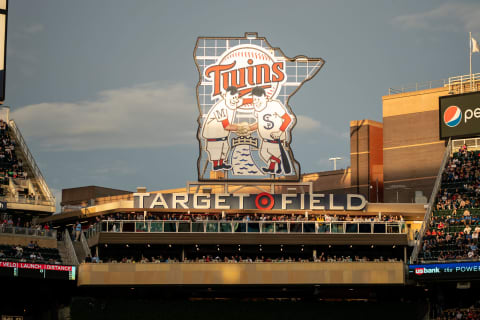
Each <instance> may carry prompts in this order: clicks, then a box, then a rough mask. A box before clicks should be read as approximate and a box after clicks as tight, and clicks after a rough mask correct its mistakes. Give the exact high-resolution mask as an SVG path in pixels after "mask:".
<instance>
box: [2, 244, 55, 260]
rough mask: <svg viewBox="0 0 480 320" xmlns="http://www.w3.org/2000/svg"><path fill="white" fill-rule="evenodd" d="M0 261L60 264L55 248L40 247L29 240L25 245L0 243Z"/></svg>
mask: <svg viewBox="0 0 480 320" xmlns="http://www.w3.org/2000/svg"><path fill="white" fill-rule="evenodd" d="M0 261H3V262H26V263H43V264H62V259H61V258H60V254H59V252H58V250H57V249H54V248H41V247H39V246H38V243H37V242H36V241H35V242H33V241H30V243H29V244H28V245H27V246H20V245H16V246H15V245H14V246H11V245H0Z"/></svg>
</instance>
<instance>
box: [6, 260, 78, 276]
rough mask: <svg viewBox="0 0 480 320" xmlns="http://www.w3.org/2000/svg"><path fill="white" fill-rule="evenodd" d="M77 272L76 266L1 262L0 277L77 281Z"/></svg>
mask: <svg viewBox="0 0 480 320" xmlns="http://www.w3.org/2000/svg"><path fill="white" fill-rule="evenodd" d="M76 271H77V268H76V267H75V266H66V265H54V264H40V263H23V262H0V276H5V277H19V278H33V279H42V278H43V279H57V280H75V279H76Z"/></svg>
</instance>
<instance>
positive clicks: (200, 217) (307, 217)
mask: <svg viewBox="0 0 480 320" xmlns="http://www.w3.org/2000/svg"><path fill="white" fill-rule="evenodd" d="M103 220H110V221H111V220H138V221H143V220H177V221H178V220H181V221H192V222H196V221H205V220H208V221H210V220H211V221H242V222H248V221H319V222H337V221H347V222H348V221H352V222H354V221H358V222H396V221H397V222H399V221H404V220H403V216H391V215H383V216H382V215H380V214H379V215H374V216H350V215H349V214H347V215H338V216H337V215H336V214H335V215H328V214H315V215H313V214H294V213H292V214H288V215H286V214H284V215H278V214H256V213H255V214H246V215H240V214H238V213H237V214H231V215H227V214H181V213H178V214H174V213H166V214H163V213H158V214H152V213H147V215H144V214H143V213H141V214H135V213H128V214H127V213H116V214H110V215H108V216H98V217H97V218H96V221H97V222H100V221H103Z"/></svg>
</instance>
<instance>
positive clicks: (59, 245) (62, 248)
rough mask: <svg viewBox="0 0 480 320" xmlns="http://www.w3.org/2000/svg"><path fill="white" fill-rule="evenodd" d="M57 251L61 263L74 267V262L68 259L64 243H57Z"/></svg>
mask: <svg viewBox="0 0 480 320" xmlns="http://www.w3.org/2000/svg"><path fill="white" fill-rule="evenodd" d="M57 249H58V253H59V254H60V257H61V258H62V263H63V264H66V265H76V261H73V259H71V258H70V256H69V254H68V252H67V251H68V250H67V247H66V245H65V241H57Z"/></svg>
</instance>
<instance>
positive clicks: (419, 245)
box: [410, 139, 452, 263]
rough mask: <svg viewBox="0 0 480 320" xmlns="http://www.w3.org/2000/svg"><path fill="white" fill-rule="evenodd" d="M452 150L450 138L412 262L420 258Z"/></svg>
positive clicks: (413, 252) (414, 249)
mask: <svg viewBox="0 0 480 320" xmlns="http://www.w3.org/2000/svg"><path fill="white" fill-rule="evenodd" d="M451 150H452V139H449V140H448V145H447V147H446V148H445V152H444V154H443V159H442V163H441V164H440V169H439V170H438V174H437V178H436V179H435V184H434V185H433V190H432V194H431V195H430V201H429V202H428V207H427V212H426V213H425V217H424V218H423V223H422V227H421V228H420V232H419V233H418V239H417V240H416V245H415V247H414V248H413V251H412V255H411V256H410V263H413V262H414V261H416V260H417V258H418V253H419V250H420V248H421V244H422V240H423V236H424V235H425V231H426V230H427V228H428V222H429V221H430V217H431V215H432V210H433V205H434V204H435V199H436V198H437V193H438V189H439V188H440V185H441V183H442V174H443V171H444V170H445V165H446V164H447V160H448V159H450V154H451Z"/></svg>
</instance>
